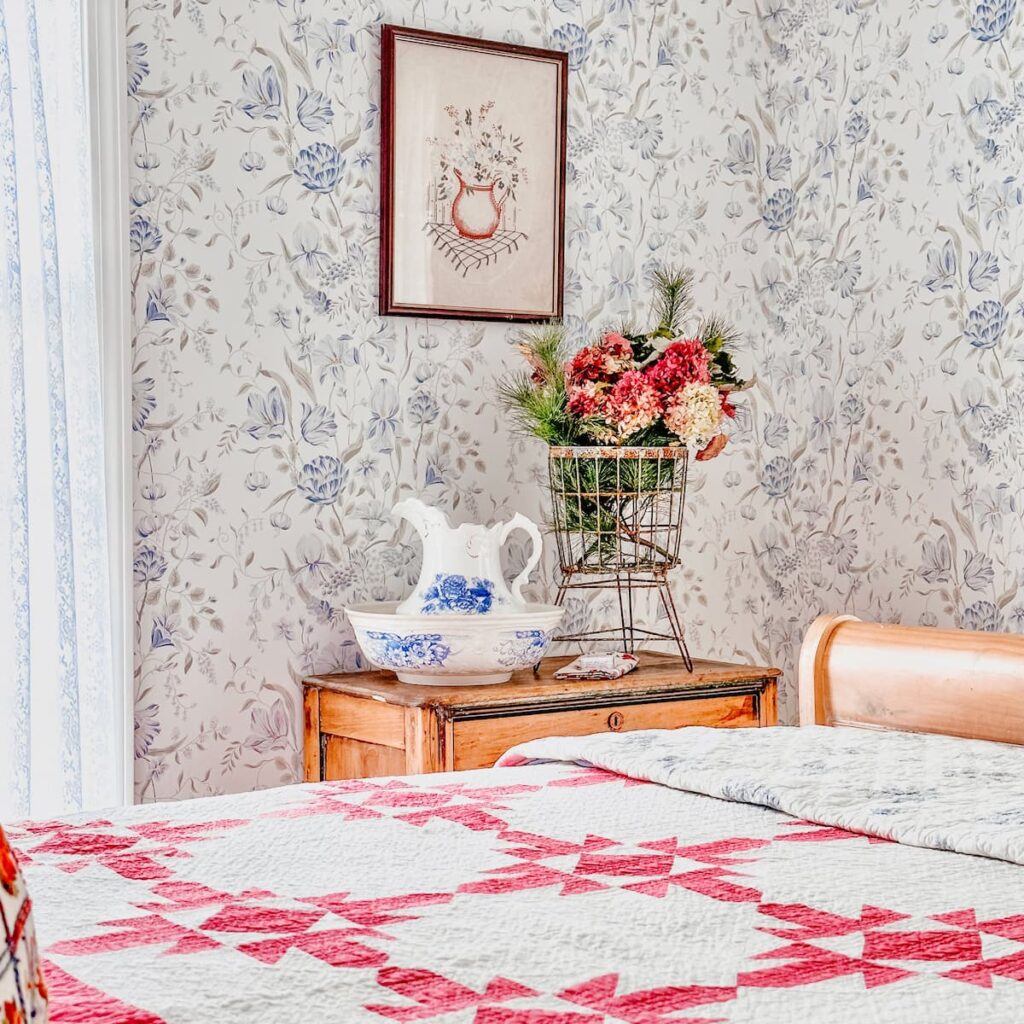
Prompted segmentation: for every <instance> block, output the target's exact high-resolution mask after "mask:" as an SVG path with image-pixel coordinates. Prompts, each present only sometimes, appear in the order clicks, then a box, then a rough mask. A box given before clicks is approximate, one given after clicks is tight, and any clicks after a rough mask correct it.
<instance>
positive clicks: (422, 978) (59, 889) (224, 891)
mask: <svg viewBox="0 0 1024 1024" xmlns="http://www.w3.org/2000/svg"><path fill="white" fill-rule="evenodd" d="M505 762H506V763H505V766H503V767H498V768H494V769H490V770H486V771H477V772H464V773H458V774H453V775H433V776H419V777H412V778H396V779H371V780H365V781H355V782H345V783H322V784H319V785H312V786H308V785H307V786H294V787H288V788H284V789H277V790H271V791H267V792H262V793H250V794H243V795H238V796H230V797H218V798H213V799H203V800H194V801H191V802H188V803H180V804H164V805H144V806H140V807H134V808H129V809H125V810H122V811H118V812H116V813H112V814H110V815H108V816H104V817H75V818H70V819H68V820H62V821H51V822H40V823H30V824H27V825H22V826H20V827H16V828H13V829H10V830H9V832H10V837H11V839H12V841H13V842H14V844H15V846H16V848H17V850H18V856H19V859H20V862H21V864H22V867H23V869H24V872H25V875H26V878H27V881H28V885H29V888H30V891H31V894H32V897H33V901H34V903H35V908H36V914H37V918H38V920H37V929H38V935H39V944H40V947H41V950H42V955H43V958H44V969H45V972H46V978H47V982H48V984H49V988H50V992H51V1000H52V1004H51V1005H52V1011H51V1012H52V1020H53V1021H55V1022H58V1024H59V1022H61V1021H64V1022H67V1021H75V1022H81V1024H86V1022H88V1024H129V1022H130V1024H159V1022H165V1024H233V1022H243V1021H244V1022H247V1024H249V1022H257V1021H258V1022H264V1021H265V1022H274V1024H290V1022H295V1024H299V1022H302V1024H306V1022H309V1024H313V1022H337V1024H349V1022H371V1021H378V1022H380V1021H399V1022H404V1021H408V1022H417V1021H426V1022H436V1024H469V1022H472V1024H604V1022H608V1024H612V1022H626V1024H698V1022H701V1024H710V1022H712V1021H727V1022H757V1024H789V1022H791V1021H801V1022H808V1024H816V1022H826V1021H827V1022H829V1024H842V1022H856V1024H873V1022H915V1024H916V1022H921V1024H925V1022H947V1021H948V1022H952V1021H985V1022H1007V1024H1009V1022H1019V1021H1021V1020H1022V1019H1024V867H1021V866H1020V865H1019V863H1013V861H1019V860H1021V851H1022V850H1024V783H1022V781H1021V780H1024V750H1020V749H1015V748H1009V747H1002V746H998V745H995V744H970V743H965V742H964V741H949V740H943V739H941V738H935V737H929V738H922V737H904V738H896V739H895V740H894V739H892V738H891V737H889V736H886V735H885V734H874V733H868V732H855V731H853V730H817V729H812V730H765V731H760V730H735V731H733V730H721V731H714V732H713V731H711V730H703V729H684V730H679V731H676V732H672V733H667V732H653V733H643V734H641V733H632V734H625V735H622V736H614V737H604V736H602V737H584V738H580V739H557V740H541V741H538V742H536V743H532V744H527V745H525V746H523V747H521V748H518V749H517V750H515V751H513V752H511V753H510V754H509V755H506V758H505ZM787 811H788V812H790V813H786V812H787ZM794 815H796V816H794ZM842 826H845V827H842ZM851 828H853V829H858V830H860V831H848V830H847V829H851ZM895 840H900V841H895ZM909 844H914V845H909ZM959 849H963V850H966V851H968V852H955V851H957V850H959ZM979 853H985V854H987V855H986V856H978V855H976V854H979ZM997 858H999V859H997Z"/></svg>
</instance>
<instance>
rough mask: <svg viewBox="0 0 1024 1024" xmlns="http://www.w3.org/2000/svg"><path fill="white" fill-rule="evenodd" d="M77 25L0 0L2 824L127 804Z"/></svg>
mask: <svg viewBox="0 0 1024 1024" xmlns="http://www.w3.org/2000/svg"><path fill="white" fill-rule="evenodd" d="M111 6H116V5H114V4H111ZM85 13H87V12H85V11H83V7H82V2H81V0H0V161H2V166H0V331H2V339H3V353H2V357H0V430H2V433H3V437H4V443H3V444H2V445H0V531H2V532H0V663H2V671H0V819H3V818H7V819H10V818H12V817H24V816H28V815H31V816H32V817H41V816H47V815H54V814H58V813H61V812H64V811H67V810H74V809H79V808H89V807H99V806H104V805H110V804H114V803H120V802H122V801H123V799H124V795H125V786H124V777H125V774H126V771H125V755H124V748H125V746H126V740H127V737H126V731H125V728H124V721H123V719H124V705H125V694H124V689H125V682H126V681H125V679H124V677H123V676H124V673H123V665H122V664H121V661H120V658H119V654H118V651H119V647H118V643H119V641H118V636H119V633H120V624H119V622H118V621H117V616H116V615H115V614H112V612H111V609H112V599H111V593H112V590H111V584H112V583H114V585H115V586H119V585H120V581H119V580H112V579H111V576H112V573H111V570H110V566H111V549H110V537H111V535H112V533H113V534H114V535H116V531H112V532H111V531H110V526H111V523H112V522H118V521H120V516H121V511H120V510H117V509H113V510H109V509H108V495H107V488H108V483H109V481H110V479H111V472H112V468H113V470H114V471H117V472H119V471H120V469H121V468H122V467H121V462H120V460H121V457H122V454H121V451H120V448H119V442H118V440H117V437H116V433H115V434H114V435H111V432H110V431H109V430H108V429H107V427H106V423H107V420H108V419H109V416H108V417H107V418H106V419H105V408H106V405H105V401H106V403H110V402H118V401H120V400H121V396H118V395H117V394H115V393H112V392H111V390H110V389H109V388H108V389H107V394H106V395H104V389H103V374H104V358H103V355H104V354H103V351H102V349H101V332H100V329H99V324H100V322H101V320H100V316H101V312H102V311H101V310H100V308H99V305H100V304H98V302H97V252H98V239H99V238H101V235H98V234H97V231H96V224H95V210H96V197H95V193H94V190H93V152H92V150H93V143H92V138H93V137H94V129H95V120H96V119H95V117H93V116H91V111H90V102H89V97H90V95H92V94H93V93H92V92H91V91H90V82H89V72H90V63H89V61H88V60H87V59H86V58H87V52H86V45H87V42H86V41H87V39H88V38H89V35H90V31H89V25H88V21H87V20H86V19H85V18H84V17H83V15H84V14H85ZM122 31H123V26H122ZM93 92H94V90H93ZM114 244H115V245H116V244H118V243H117V241H116V240H115V242H114ZM101 296H102V292H101ZM108 514H109V515H113V516H114V517H115V518H114V519H113V520H111V519H108ZM114 564H115V565H116V564H117V559H116V558H115V559H114ZM115 604H116V602H115Z"/></svg>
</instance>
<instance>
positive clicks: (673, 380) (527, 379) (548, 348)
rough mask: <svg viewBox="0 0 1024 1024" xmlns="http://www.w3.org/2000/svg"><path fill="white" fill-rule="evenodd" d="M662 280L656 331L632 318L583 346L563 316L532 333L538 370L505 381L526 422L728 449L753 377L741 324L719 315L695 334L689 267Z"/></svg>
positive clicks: (611, 439) (565, 436) (594, 440)
mask: <svg viewBox="0 0 1024 1024" xmlns="http://www.w3.org/2000/svg"><path fill="white" fill-rule="evenodd" d="M655 283H656V286H657V293H656V299H655V311H656V313H657V315H658V326H657V327H656V328H655V329H654V330H653V331H648V332H643V333H641V332H637V331H635V330H633V329H631V328H628V327H622V328H620V329H619V330H615V331H609V332H607V333H606V334H604V335H603V336H602V337H601V338H600V340H598V341H596V342H594V343H593V344H590V345H587V346H586V347H584V348H581V349H579V350H578V351H577V352H576V353H575V354H573V355H569V354H568V351H567V344H566V336H565V329H564V327H563V326H562V325H561V324H558V323H553V324H548V325H545V326H544V327H542V328H540V329H538V330H536V331H534V332H533V333H530V334H527V335H525V336H524V338H523V340H522V341H521V343H520V345H519V349H520V351H521V352H522V354H523V355H524V356H525V358H526V361H527V363H528V364H529V370H527V371H522V372H518V373H513V374H511V375H510V376H508V377H506V378H504V379H503V380H502V381H501V382H500V384H499V391H500V395H501V398H502V400H503V403H504V405H505V406H506V408H508V409H509V410H510V411H511V412H512V414H513V415H514V416H515V418H516V419H517V421H518V423H519V425H520V427H522V428H523V429H524V430H525V431H527V432H528V433H530V434H533V435H535V436H536V437H539V438H540V439H541V440H543V441H545V442H546V443H547V444H549V445H552V446H588V445H604V446H607V445H616V446H618V445H622V446H629V447H644V448H651V447H679V446H682V447H685V448H686V449H688V450H689V451H690V452H694V453H696V457H697V458H698V459H700V460H706V459H711V458H714V457H715V456H716V455H718V454H719V453H720V452H721V451H722V449H723V448H724V447H725V445H726V435H725V433H724V430H723V427H724V425H725V422H726V421H727V420H728V419H730V418H731V417H733V416H734V415H735V412H736V410H735V409H734V408H733V406H732V404H731V403H730V401H729V397H730V395H731V394H733V393H734V392H736V391H739V390H742V389H743V388H745V387H747V386H748V385H747V384H746V383H745V382H744V381H742V380H740V378H739V377H738V376H737V375H736V371H735V367H734V365H733V360H732V356H731V353H730V347H731V345H732V344H733V343H734V342H735V340H736V339H737V334H736V332H735V331H734V330H733V328H731V327H730V326H729V325H728V324H726V323H725V322H724V321H723V320H721V319H719V318H718V317H710V318H708V319H705V320H703V321H701V322H700V323H699V324H698V325H697V327H696V329H695V330H694V331H693V332H692V333H689V334H688V333H687V332H686V331H685V330H684V325H685V323H686V321H687V320H688V319H689V317H690V309H691V287H690V277H689V275H688V274H686V273H685V272H680V271H664V272H659V273H658V274H657V275H656V277H655Z"/></svg>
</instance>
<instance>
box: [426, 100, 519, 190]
mask: <svg viewBox="0 0 1024 1024" xmlns="http://www.w3.org/2000/svg"><path fill="white" fill-rule="evenodd" d="M493 109H494V100H487V101H486V102H485V103H482V104H481V105H480V106H479V107H478V108H476V109H475V110H474V109H473V108H470V107H464V108H461V109H460V108H458V107H455V106H452V105H451V104H449V105H448V106H446V107H445V108H444V112H445V113H446V114H447V115H448V121H449V132H448V135H447V136H446V137H444V138H428V139H427V142H428V143H429V144H430V145H431V146H433V147H434V148H435V150H436V151H437V155H438V156H437V158H438V167H439V170H440V178H439V181H438V182H437V188H438V199H441V200H445V199H452V198H454V196H455V193H456V192H457V191H458V183H457V181H456V177H455V175H456V171H458V173H459V174H461V175H462V176H463V178H464V179H465V180H466V181H467V182H468V183H469V184H471V185H490V184H491V183H492V182H494V183H496V184H498V185H500V186H501V189H502V191H503V192H505V193H507V194H508V197H509V198H510V199H513V200H514V199H515V197H516V190H517V188H518V187H519V185H520V184H523V183H525V182H526V181H527V172H526V167H525V166H524V165H523V163H522V159H521V157H522V151H523V140H522V138H520V137H519V136H518V135H515V134H513V133H512V132H510V131H508V130H507V129H506V128H505V126H504V125H503V124H501V123H494V122H493V121H492V119H491V113H492V111H493Z"/></svg>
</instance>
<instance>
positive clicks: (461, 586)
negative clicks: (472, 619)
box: [423, 572, 494, 615]
mask: <svg viewBox="0 0 1024 1024" xmlns="http://www.w3.org/2000/svg"><path fill="white" fill-rule="evenodd" d="M493 604H494V584H493V583H492V582H491V581H490V580H482V579H480V578H479V577H473V579H471V580H467V579H466V577H465V576H457V575H454V574H453V575H448V574H446V573H440V572H439V573H438V574H437V575H436V576H435V577H434V582H433V583H432V584H431V585H430V586H429V587H428V588H427V589H426V590H425V591H424V592H423V614H424V615H437V614H438V613H440V612H460V613H461V614H463V615H483V614H484V613H485V612H489V611H490V610H491V606H492V605H493Z"/></svg>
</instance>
